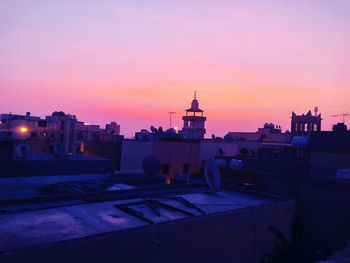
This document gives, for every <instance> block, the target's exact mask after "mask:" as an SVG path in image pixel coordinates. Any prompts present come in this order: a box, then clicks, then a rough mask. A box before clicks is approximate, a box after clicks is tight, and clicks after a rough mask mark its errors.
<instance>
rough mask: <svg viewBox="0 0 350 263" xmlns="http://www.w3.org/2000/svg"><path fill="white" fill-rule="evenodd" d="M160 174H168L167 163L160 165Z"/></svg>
mask: <svg viewBox="0 0 350 263" xmlns="http://www.w3.org/2000/svg"><path fill="white" fill-rule="evenodd" d="M162 174H169V164H168V163H165V164H163V165H162Z"/></svg>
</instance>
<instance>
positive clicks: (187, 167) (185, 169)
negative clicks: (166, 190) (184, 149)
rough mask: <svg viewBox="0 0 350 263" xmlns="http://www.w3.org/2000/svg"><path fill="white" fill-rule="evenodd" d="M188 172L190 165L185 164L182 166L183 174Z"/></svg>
mask: <svg viewBox="0 0 350 263" xmlns="http://www.w3.org/2000/svg"><path fill="white" fill-rule="evenodd" d="M189 170H190V164H189V163H185V164H184V174H187V173H188V172H189Z"/></svg>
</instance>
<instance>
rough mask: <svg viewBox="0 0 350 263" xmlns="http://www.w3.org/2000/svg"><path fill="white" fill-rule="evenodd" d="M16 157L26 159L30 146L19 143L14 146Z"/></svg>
mask: <svg viewBox="0 0 350 263" xmlns="http://www.w3.org/2000/svg"><path fill="white" fill-rule="evenodd" d="M16 153H17V157H18V158H20V159H26V158H27V157H28V155H29V154H30V148H29V146H28V145H27V144H19V145H18V146H17V148H16Z"/></svg>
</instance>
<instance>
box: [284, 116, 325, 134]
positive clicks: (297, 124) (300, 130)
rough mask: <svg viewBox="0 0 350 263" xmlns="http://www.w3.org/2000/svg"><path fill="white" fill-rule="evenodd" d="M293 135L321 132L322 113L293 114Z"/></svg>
mask: <svg viewBox="0 0 350 263" xmlns="http://www.w3.org/2000/svg"><path fill="white" fill-rule="evenodd" d="M291 118H292V121H291V134H292V136H303V135H310V134H311V133H312V132H314V131H321V120H322V118H321V113H320V114H318V115H317V114H315V115H312V114H311V111H308V113H307V114H306V115H305V114H302V115H296V114H295V113H294V111H293V112H292V117H291Z"/></svg>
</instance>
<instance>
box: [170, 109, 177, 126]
mask: <svg viewBox="0 0 350 263" xmlns="http://www.w3.org/2000/svg"><path fill="white" fill-rule="evenodd" d="M168 113H169V129H171V116H172V115H173V114H176V112H175V111H169V112H168Z"/></svg>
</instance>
